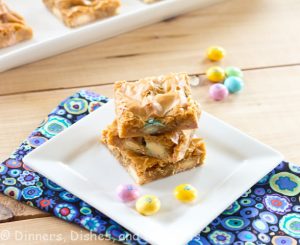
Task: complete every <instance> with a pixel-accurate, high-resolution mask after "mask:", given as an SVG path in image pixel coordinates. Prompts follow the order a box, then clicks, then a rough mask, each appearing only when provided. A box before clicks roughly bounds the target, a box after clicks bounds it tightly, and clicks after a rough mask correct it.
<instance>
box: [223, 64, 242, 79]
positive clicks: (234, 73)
mask: <svg viewBox="0 0 300 245" xmlns="http://www.w3.org/2000/svg"><path fill="white" fill-rule="evenodd" d="M225 74H226V77H240V78H242V77H243V76H244V75H243V72H242V71H241V69H240V68H238V67H234V66H229V67H227V68H226V69H225Z"/></svg>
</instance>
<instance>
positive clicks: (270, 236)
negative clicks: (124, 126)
mask: <svg viewBox="0 0 300 245" xmlns="http://www.w3.org/2000/svg"><path fill="white" fill-rule="evenodd" d="M108 100H109V99H108V98H107V97H105V96H101V95H98V94H96V93H94V92H91V91H86V90H83V91H80V92H78V93H76V94H74V95H73V96H71V97H69V98H67V99H66V100H64V101H63V102H61V103H60V104H59V105H58V107H57V108H55V109H54V110H53V111H52V112H51V113H50V114H49V116H48V117H47V118H46V119H45V120H44V121H43V122H42V123H41V124H40V125H39V127H38V128H37V129H36V130H34V131H33V133H32V134H31V135H30V136H29V137H28V138H27V139H26V140H25V141H24V142H23V143H22V144H21V145H20V147H19V148H18V149H17V150H16V151H15V152H14V153H13V154H12V155H11V156H10V158H9V159H7V160H6V161H4V162H3V163H1V164H0V192H2V193H4V194H5V195H7V196H10V197H11V198H14V199H16V200H19V201H21V202H23V203H26V204H28V205H30V206H33V207H36V208H39V209H41V210H43V211H46V212H49V213H52V214H53V215H55V216H56V217H58V218H60V219H63V220H65V221H68V222H72V223H75V224H78V225H80V226H81V227H83V228H85V229H87V230H89V231H92V232H95V233H98V234H100V235H101V236H106V237H108V238H111V239H113V240H118V241H120V242H122V243H124V244H147V242H145V241H143V240H142V239H140V238H139V237H137V236H136V235H134V234H131V233H130V232H129V231H127V230H126V229H125V228H124V227H122V226H120V225H118V224H117V223H116V222H114V221H113V220H111V219H110V218H109V217H107V216H105V215H104V214H102V213H101V212H99V211H97V210H96V209H94V208H93V207H91V206H90V205H88V204H87V203H85V202H83V201H82V200H80V199H79V198H77V197H76V196H74V195H73V194H72V193H69V192H68V191H66V190H64V189H63V188H61V187H60V186H58V185H56V184H55V183H54V182H52V181H51V180H49V179H47V178H45V177H43V176H42V175H40V174H38V173H36V172H34V171H32V170H31V169H30V168H29V167H27V166H26V165H25V164H23V162H22V159H23V157H24V156H25V155H26V154H28V153H29V152H30V151H32V150H34V149H35V148H36V147H39V146H40V145H41V144H43V143H45V142H46V141H47V140H48V139H50V138H52V137H54V136H55V135H57V134H59V133H60V132H62V131H63V130H64V129H66V128H67V127H69V126H71V125H72V124H74V123H76V122H77V121H78V120H80V119H81V118H83V117H84V116H86V115H88V114H89V113H91V112H93V111H94V110H96V109H98V108H100V107H101V106H102V105H103V104H105V103H107V102H108ZM299 193H300V167H298V166H296V165H293V164H290V163H287V162H282V163H280V164H279V165H278V166H277V167H276V168H275V169H274V170H273V171H271V172H270V173H269V174H267V175H266V176H265V177H264V178H262V179H261V180H260V181H259V182H258V183H257V184H256V185H255V186H253V187H252V188H251V189H250V190H248V191H246V192H245V193H244V194H243V195H242V196H241V197H240V198H239V199H238V200H237V201H235V202H234V203H233V204H232V205H231V206H230V207H228V208H227V209H226V210H225V211H224V212H223V213H222V214H221V215H220V216H219V217H217V218H216V219H215V220H214V221H212V222H211V224H210V225H208V226H207V227H206V228H205V229H204V230H203V231H202V232H201V233H200V234H199V235H197V236H196V237H194V238H193V239H192V240H191V241H190V242H189V243H188V244H189V245H197V244H199V245H201V244H204V245H205V244H213V245H214V244H216V245H227V244H235V245H242V244H245V245H250V244H276V245H277V244H278V245H279V244H280V245H281V244H286V245H287V244H290V245H294V244H295V245H296V244H300V200H299ZM220 202H222V200H220ZM199 218H201V217H199ZM191 222H192V221H191Z"/></svg>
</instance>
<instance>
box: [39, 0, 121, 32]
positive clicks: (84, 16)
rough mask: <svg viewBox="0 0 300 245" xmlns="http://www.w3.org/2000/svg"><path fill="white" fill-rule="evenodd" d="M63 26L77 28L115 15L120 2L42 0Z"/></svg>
mask: <svg viewBox="0 0 300 245" xmlns="http://www.w3.org/2000/svg"><path fill="white" fill-rule="evenodd" d="M43 1H44V3H45V5H46V6H47V7H48V9H49V10H51V11H52V12H53V14H55V15H56V16H57V17H58V18H59V19H61V20H62V21H63V22H64V23H65V25H67V26H69V27H77V26H81V25H84V24H87V23H90V22H93V21H95V20H98V19H102V18H105V17H109V16H112V15H115V14H116V12H117V10H118V8H119V7H120V5H121V3H120V0H43Z"/></svg>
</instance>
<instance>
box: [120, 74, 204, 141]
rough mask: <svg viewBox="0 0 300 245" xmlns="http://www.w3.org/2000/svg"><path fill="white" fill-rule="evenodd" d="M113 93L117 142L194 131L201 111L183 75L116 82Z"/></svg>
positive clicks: (186, 76)
mask: <svg viewBox="0 0 300 245" xmlns="http://www.w3.org/2000/svg"><path fill="white" fill-rule="evenodd" d="M114 91H115V103H116V114H117V118H118V132H119V136H120V137H121V138H127V137H136V136H143V135H145V134H161V133H165V132H170V131H175V130H184V129H195V128H197V127H198V119H199V116H200V113H201V111H200V108H199V105H198V103H197V102H196V101H194V100H193V99H192V96H191V89H190V85H189V77H188V75H187V74H185V73H171V74H168V75H165V76H160V77H148V78H144V79H140V80H139V81H137V82H126V81H119V82H116V83H115V86H114Z"/></svg>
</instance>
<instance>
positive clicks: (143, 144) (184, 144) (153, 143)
mask: <svg viewBox="0 0 300 245" xmlns="http://www.w3.org/2000/svg"><path fill="white" fill-rule="evenodd" d="M102 134H103V137H104V138H106V141H107V142H108V143H109V144H113V145H117V146H119V147H120V148H122V149H125V150H131V151H134V152H136V153H139V154H142V155H147V156H151V157H155V158H159V159H164V160H165V161H168V162H178V161H180V160H182V159H183V158H184V155H185V152H186V151H187V149H188V147H189V144H190V142H191V140H192V137H193V135H194V130H178V131H173V132H169V133H165V134H162V135H156V136H154V135H145V136H141V137H134V138H120V137H119V136H118V131H117V120H114V122H113V123H112V124H111V125H109V126H108V127H107V128H106V129H105V130H103V132H102Z"/></svg>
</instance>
